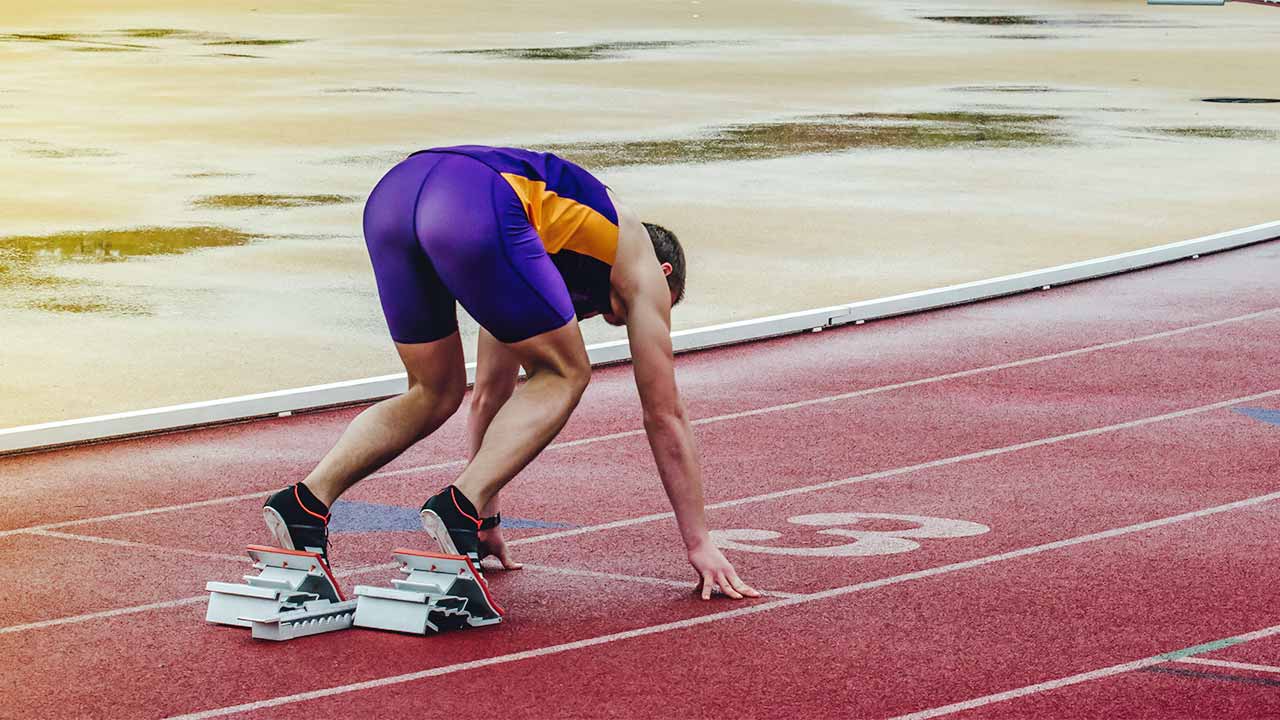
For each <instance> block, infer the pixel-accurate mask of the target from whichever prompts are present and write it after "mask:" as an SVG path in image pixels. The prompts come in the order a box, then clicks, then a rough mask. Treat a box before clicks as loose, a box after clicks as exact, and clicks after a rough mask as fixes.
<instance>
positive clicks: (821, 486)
mask: <svg viewBox="0 0 1280 720" xmlns="http://www.w3.org/2000/svg"><path fill="white" fill-rule="evenodd" d="M1277 395H1280V390H1268V391H1267V392H1262V393H1256V394H1254V395H1246V396H1244V397H1238V398H1232V399H1230V400H1222V401H1220V402H1216V403H1210V404H1208V405H1201V406H1199V407H1194V408H1187V409H1185V410H1177V411H1175V412H1171V413H1165V414H1163V415H1153V416H1151V417H1145V418H1139V419H1137V420H1128V421H1126V422H1122V423H1115V424H1114V425H1103V426H1102V427H1096V428H1090V429H1088V430H1079V431H1077V432H1072V433H1066V434H1063V435H1054V436H1051V437H1046V438H1040V439H1039V440H1029V441H1027V442H1021V443H1015V444H1013V445H1005V446H1004V447H999V448H991V449H989V450H979V451H978V452H971V453H965V454H963V455H953V456H951V457H947V458H941V459H938V460H930V461H928V462H923V463H917V464H915V465H905V466H902V467H896V468H891V469H889V470H880V471H877V472H873V473H867V474H865V475H855V476H853V477H848V478H843V479H840V480H829V481H827V482H823V483H817V484H815V485H803V486H800V487H793V488H787V489H786V490H777V491H774V492H769V493H763V494H760V495H750V496H748V497H741V498H736V499H734V500H724V501H722V502H718V503H710V504H708V505H707V509H708V510H714V509H719V508H728V507H737V506H739V505H748V504H751V503H758V502H764V501H766V500H776V499H778V498H784V497H789V496H791V495H800V494H804V493H811V492H818V491H820V490H829V489H831V488H837V487H843V486H845V485H854V484H857V483H863V482H869V481H872V480H883V479H885V478H890V477H896V476H899V475H906V474H908V473H913V472H918V471H920V470H929V469H932V468H938V467H943V466H946V465H954V464H956V463H962V462H968V461H970V460H981V459H983V458H989V457H995V456H997V455H1005V454H1007V453H1012V452H1018V451H1020V450H1028V449H1030V448H1036V447H1043V446H1045V445H1054V444H1056V443H1061V442H1066V441H1068V440H1077V439H1079V438H1085V437H1092V436H1094V435H1102V434H1105V433H1109V432H1115V431H1117V430H1127V429H1130V428H1135V427H1141V426H1143V425H1150V424H1152V423H1159V422H1165V421H1168V420H1176V419H1178V418H1183V417H1187V416H1190V415H1197V414H1200V413H1206V412H1211V411H1213V410H1221V409H1223V408H1227V407H1231V406H1232V405H1239V404H1241V403H1247V402H1253V401H1255V400H1261V399H1263V398H1269V397H1275V396H1277ZM673 517H675V514H674V513H672V512H669V511H668V512H663V513H654V514H652V515H643V516H640V517H633V518H625V519H622V520H614V521H612V522H607V523H600V524H599V525H585V526H583V527H579V528H572V529H569V530H558V531H556V532H550V533H544V534H542V535H534V536H532V537H526V538H520V539H518V540H508V541H507V544H508V545H529V544H531V543H539V542H546V541H548V540H558V539H560V538H566V537H573V536H574V535H583V534H586V533H593V532H599V531H601V530H612V529H615V528H621V527H629V526H631V525H642V524H644V523H650V522H655V521H658V520H667V519H670V518H673Z"/></svg>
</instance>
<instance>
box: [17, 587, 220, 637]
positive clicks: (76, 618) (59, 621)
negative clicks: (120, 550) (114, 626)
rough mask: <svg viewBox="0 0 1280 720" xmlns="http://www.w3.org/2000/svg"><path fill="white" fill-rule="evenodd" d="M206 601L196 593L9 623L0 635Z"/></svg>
mask: <svg viewBox="0 0 1280 720" xmlns="http://www.w3.org/2000/svg"><path fill="white" fill-rule="evenodd" d="M208 601H209V596H207V595H197V596H194V597H187V598H180V599H178V600H165V601H164V602H157V603H150V604H148V605H135V606H133V607H127V608H117V609H115V610H102V611H100V612H92V613H86V614H84V615H72V616H70V617H63V618H54V619H53V620H40V621H38V622H30V623H24V624H22V625H9V626H6V627H0V635H8V634H9V633H19V632H25V631H27V630H43V629H45V628H51V627H56V626H58V625H69V624H71V623H80V622H88V621H90V620H103V619H106V618H113V617H119V616H120V615H131V614H133V613H140V612H147V611H148V610H163V609H167V608H175V607H182V606H183V605H198V604H200V603H205V602H208Z"/></svg>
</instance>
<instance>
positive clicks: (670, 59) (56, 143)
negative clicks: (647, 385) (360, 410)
mask: <svg viewBox="0 0 1280 720" xmlns="http://www.w3.org/2000/svg"><path fill="white" fill-rule="evenodd" d="M1268 13H1271V14H1270V15H1268ZM0 17H4V18H5V20H4V21H3V22H0V64H3V66H4V67H5V68H6V71H7V72H6V73H4V75H3V77H2V78H0V220H3V222H0V338H3V344H2V346H0V397H3V398H4V402H2V403H0V427H6V426H12V425H20V424H26V423H34V422H41V421H47V420H56V419H64V418H69V417H81V416H86V415H92V414H100V413H106V412H114V411H120V410H129V409H137V408H144V407H153V406H158V405H164V404H172V403H178V402H186V401H193V400H201V399H209V398H213V397H221V396H229V395H237V394H244V393H251V392H259V391H265V390H273V389H279V388H284V387H294V386H301V385H308V384H315V383H321V382H330V381H336V380H343V379H350V378H355V377H364V376H371V375H377V374H383V373H387V372H394V371H396V370H398V369H399V368H398V362H397V360H396V357H395V353H394V350H393V349H392V347H391V345H390V342H389V340H388V338H387V337H386V332H385V328H384V326H383V324H382V318H381V313H380V309H379V307H378V302H377V297H376V292H375V290H374V286H373V279H372V275H371V273H370V269H369V263H368V259H367V257H366V255H365V251H364V247H363V241H362V239H361V237H360V212H361V207H362V201H363V198H364V197H365V196H366V195H367V193H368V191H369V189H370V188H371V187H372V186H373V184H374V183H375V182H376V181H377V180H378V178H379V177H380V176H381V173H382V172H384V171H385V170H386V169H387V168H389V167H390V166H391V165H392V164H394V163H395V162H396V160H397V159H398V158H400V157H402V156H403V155H404V154H406V153H407V152H410V151H412V150H415V149H418V148H422V147H428V146H433V145H445V144H457V143H468V142H475V143H490V144H513V145H522V146H530V147H536V148H540V149H549V150H554V151H556V152H558V153H561V154H563V155H565V156H566V157H570V158H572V159H575V160H577V161H579V162H581V163H582V164H584V165H586V166H587V167H589V168H590V169H592V170H594V171H596V172H597V173H598V174H599V175H600V176H601V177H602V178H603V179H604V180H605V181H606V182H607V183H609V185H610V186H611V187H612V188H613V189H614V190H615V191H616V193H617V194H618V195H619V196H620V197H621V198H623V199H624V200H625V201H626V202H628V203H629V204H630V205H632V206H634V207H635V208H637V209H638V210H640V211H641V213H642V214H643V215H644V216H645V217H646V218H649V219H652V220H654V221H657V222H660V223H663V224H665V225H668V226H669V227H671V228H672V229H674V230H675V231H676V232H677V233H678V234H679V235H680V236H681V238H682V239H683V240H684V242H685V244H686V247H687V249H688V253H689V258H690V266H691V267H690V287H689V293H688V300H687V301H686V303H685V304H684V305H682V306H681V307H680V308H678V309H677V311H676V313H675V318H676V323H677V325H678V326H680V327H692V326H698V325H705V324H709V323H714V322H722V321H727V320H735V319H743V318H749V317H757V316H762V315H767V314H771V313H777V312H785V311H791V310H799V309H804V308H808V307H817V306H822V305H828V304H833V303H839V302H848V301H852V300H859V299H866V298H871V297H878V296H883V295H888V294H893V293H897V292H907V291H912V290H919V289H923V288H928V287H934V286H938V285H944V284H949V283H955V282H964V281H968V280H975V279H980V278H983V277H990V276H995V275H1000V274H1006V273H1010V272H1018V271H1023V270H1029V269H1033V268H1037V267H1043V266H1047V265H1052V264H1057V263H1062V262H1070V261H1075V260H1080V259H1085V258H1089V257H1095V256H1099V255H1105V254H1111V253H1115V252H1121V251H1127V250H1132V249H1137V248H1142V247H1148V246H1151V245H1157V244H1161V243H1165V242H1171V241H1175V240H1182V239H1186V238H1190V237H1196V236H1199V235H1204V234H1209V233H1212V232H1217V231H1221V230H1226V229H1230V228H1235V227H1243V226H1246V225H1251V224H1255V223H1259V222H1265V221H1270V220H1275V219H1277V217H1276V212H1275V209H1274V201H1273V200H1272V199H1271V193H1270V192H1268V188H1269V187H1270V183H1271V180H1270V177H1271V175H1272V174H1273V171H1274V167H1275V166H1276V165H1277V160H1280V149H1278V146H1277V142H1276V141H1277V137H1278V134H1280V104H1265V103H1215V102H1203V100H1204V99H1205V98H1218V97H1241V98H1266V97H1274V95H1275V89H1274V83H1273V82H1272V80H1271V77H1270V75H1271V74H1270V72H1269V69H1268V68H1269V66H1268V64H1267V63H1266V62H1264V59H1265V58H1266V57H1268V53H1269V52H1270V51H1271V49H1272V48H1274V47H1275V46H1276V43H1277V42H1278V41H1280V22H1277V21H1280V12H1277V11H1275V10H1273V9H1270V8H1260V7H1251V6H1243V5H1241V6H1228V7H1226V8H1167V7H1166V8H1157V7H1147V6H1142V5H1131V4H1124V5H1121V4H1119V3H1115V2H1102V1H1099V2H1078V1H1076V0H1061V1H1056V0H1055V1H1052V2H1049V1H1046V2H1037V3H1034V4H1033V5H1031V6H1027V5H1026V3H1013V2H982V3H974V2H967V3H964V4H962V5H954V4H948V3H941V2H919V3H915V4H908V5H885V4H879V3H871V2H860V1H857V2H846V3H840V2H814V3H776V2H759V1H756V0H748V1H747V2H729V1H728V0H725V1H723V2H721V1H718V0H700V1H698V2H693V1H692V0H680V1H678V2H676V1H673V2H654V3H622V2H585V3H552V2H543V1H538V2H523V3H508V2H494V3H466V2H460V1H454V2H444V3H432V4H430V6H429V7H424V6H423V5H422V4H421V3H409V2H388V3H377V4H368V3H356V2H323V3H313V4H311V5H309V6H308V9H307V10H306V11H305V12H300V11H285V10H281V9H280V7H271V6H270V5H269V4H265V3H257V2H254V3H250V2H240V1H232V2H217V3H215V2H205V1H203V0H182V1H180V2H178V3H174V4H170V5H167V6H166V9H165V10H163V11H156V10H155V9H154V4H153V3H142V2H138V1H134V0H128V1H126V2H117V3H112V4H111V7H110V9H103V8H102V7H101V4H100V3H91V2H87V1H85V0H52V1H51V2H48V3H42V4H40V5H39V6H38V7H34V8H33V7H29V6H28V4H27V3H16V2H12V1H11V0H3V1H0ZM512 17H518V18H520V19H521V21H520V22H519V23H514V24H513V23H512V22H511V18H512ZM513 25H514V26H515V29H512V28H513ZM473 330H474V326H472V325H470V324H464V332H468V333H469V332H473ZM584 333H585V334H586V336H587V338H588V340H591V341H596V340H602V339H610V338H614V337H618V335H617V331H616V330H614V329H612V328H608V327H607V326H605V325H604V324H603V323H597V322H595V321H590V322H587V323H584Z"/></svg>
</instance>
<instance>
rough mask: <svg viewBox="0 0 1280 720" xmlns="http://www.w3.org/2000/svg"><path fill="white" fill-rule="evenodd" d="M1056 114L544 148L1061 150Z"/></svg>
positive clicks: (594, 156) (668, 155) (845, 122)
mask: <svg viewBox="0 0 1280 720" xmlns="http://www.w3.org/2000/svg"><path fill="white" fill-rule="evenodd" d="M1059 119H1061V118H1060V117H1059V116H1057V115H1033V114H1017V113H979V112H960V111H955V112H920V113H855V114H843V115H813V116H807V117H801V118H795V119H790V120H782V121H775V122H761V123H748V124H737V125H727V126H723V127H719V128H714V129H712V130H710V131H709V132H707V133H706V134H702V135H697V136H691V137H683V138H671V139H661V140H628V141H622V142H617V143H607V142H582V143H570V144H565V145H555V146H550V147H548V148H547V149H548V150H551V151H552V152H555V153H557V154H561V155H563V156H565V157H566V158H568V159H570V160H573V161H574V162H578V163H580V164H583V165H587V166H592V167H617V166H627V165H655V164H657V165H666V164H687V163H706V162H719V161H731V160H767V159H773V158H782V157H790V156H796V155H810V154H825V153H835V152H844V151H849V150H857V149H884V148H891V149H913V150H928V149H940V148H949V147H988V148H1010V147H1029V146H1045V145H1063V144H1066V143H1067V142H1068V138H1067V136H1066V135H1065V134H1064V133H1062V132H1060V131H1059V130H1057V129H1055V128H1054V127H1052V123H1053V122H1054V121H1056V120H1059Z"/></svg>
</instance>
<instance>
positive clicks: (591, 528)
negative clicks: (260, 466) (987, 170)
mask: <svg viewBox="0 0 1280 720" xmlns="http://www.w3.org/2000/svg"><path fill="white" fill-rule="evenodd" d="M1275 395H1280V390H1270V391H1268V392H1265V393H1259V394H1256V395H1248V396H1245V397H1242V398H1235V399H1232V400H1224V401H1222V402H1217V403H1212V404H1210V405H1202V406H1200V407H1198V408H1190V409H1187V410H1179V411H1177V412H1172V413H1166V414H1164V415H1156V416H1153V417H1150V418H1143V419H1140V420H1131V421H1129V422H1125V423H1119V424H1116V425H1107V426H1105V427H1101V428H1093V429H1092V430H1083V431H1080V432H1075V433H1069V434H1066V435H1057V436H1054V437H1049V438H1043V439H1040V440H1033V441H1031V442H1026V443H1019V444H1017V445H1010V446H1007V447H1004V448H995V449H992V450H983V451H981V452H977V453H968V454H966V455H957V456H954V457H950V458H943V459H941V460H934V461H931V462H927V463H920V464H917V465H908V466H906V467H901V468H895V469H892V470H883V471H881V472H877V473H871V474H869V475H857V476H854V477H851V478H844V479H842V480H833V481H830V482H825V483H819V484H817V485H808V486H805V487H799V488H791V489H788V490H780V491H777V492H772V493H766V494H764V495H754V496H751V497H745V498H739V499H737V500H727V501H724V502H719V503H713V504H711V505H708V506H707V507H708V508H721V507H732V506H735V505H743V504H747V503H754V502H762V501H765V500H772V499H774V498H779V497H786V496H789V495H796V494H799V493H808V492H815V491H818V490H825V489H828V488H833V487H840V486H843V485H850V484H853V483H859V482H867V481H870V480H876V479H880V478H886V477H892V476H895V475H902V474H905V473H909V472H914V471H916V470H923V469H928V468H933V467H939V466H942V465H951V464H954V463H958V462H964V461H966V460H973V459H977V458H984V457H990V456H993V455H1000V454H1003V453H1006V452H1013V451H1015V450H1023V449H1026V448H1031V447H1039V446H1041V445H1049V444H1052V443H1056V442H1062V441H1064V440H1070V439H1074V438H1078V437H1087V436H1090V435H1098V434H1101V433H1105V432H1112V431H1115V430H1121V429H1125V428H1131V427H1137V426H1140V425H1146V424H1149V423H1153V422H1161V421H1164V420H1171V419H1174V418H1180V417H1186V416H1188V415H1194V414H1196V413H1203V412H1208V411H1210V410H1217V409H1221V408H1224V407H1230V406H1232V405H1236V404H1239V403H1243V402H1251V401H1253V400H1257V399H1260V398H1265V397H1272V396H1275ZM1267 497H1270V496H1267ZM670 517H673V515H672V513H669V512H667V513H660V514H655V515H645V516H642V517H638V518H628V519H626V520H616V521H614V522H610V523H603V524H601V525H588V526H586V527H581V528H574V529H572V530H562V531H559V532H554V533H547V534H544V535H534V536H532V537H527V538H520V539H518V540H509V541H507V544H508V545H524V544H529V543H535V542H542V541H544V540H554V539H558V538H563V537H569V536H573V535H581V534H584V533H589V532H597V531H601V530H610V529H613V528H619V527H626V526H629V525H639V524H642V523H647V522H653V521H655V520H664V519H667V518H670ZM1179 517H1181V516H1179ZM28 532H30V531H28ZM394 567H396V563H382V564H379V565H370V566H365V567H357V568H352V569H349V570H344V571H342V572H339V573H336V574H337V575H338V577H349V576H351V575H356V574H360V573H365V572H372V571H374V570H381V569H390V568H394ZM922 577H923V576H922ZM877 582H879V581H877ZM143 607H144V609H145V608H146V607H147V606H143ZM132 611H133V610H132V609H130V608H121V609H120V610H119V611H118V612H120V613H126V612H132ZM88 619H92V618H91V617H90V618H88ZM75 621H76V618H63V619H62V620H59V621H57V622H59V623H62V622H75ZM51 622H53V621H51ZM0 630H4V628H0Z"/></svg>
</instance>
